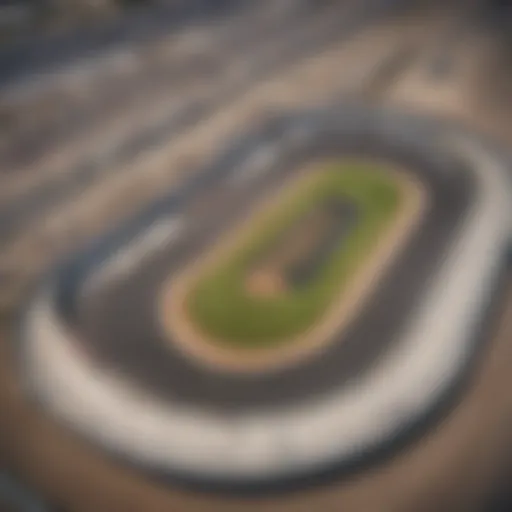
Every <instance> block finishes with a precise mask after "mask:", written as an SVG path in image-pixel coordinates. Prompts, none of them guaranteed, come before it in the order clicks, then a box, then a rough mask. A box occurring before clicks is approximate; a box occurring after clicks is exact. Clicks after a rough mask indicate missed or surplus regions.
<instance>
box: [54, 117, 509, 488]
mask: <svg viewBox="0 0 512 512" xmlns="http://www.w3.org/2000/svg"><path fill="white" fill-rule="evenodd" d="M357 112H358V113H359V115H355V116H354V118H353V119H351V116H352V115H353V114H355V113H357ZM364 112H365V110H364V109H363V111H360V110H359V109H358V108H356V110H355V111H352V110H351V109H350V108H348V109H345V110H342V111H341V113H343V114H344V115H343V116H340V112H338V111H333V110H332V109H329V111H328V113H326V112H323V113H321V115H320V119H319V118H318V116H317V117H315V116H313V117H309V116H308V115H306V116H305V117H304V118H302V123H300V122H299V123H297V124H295V122H296V121H297V118H295V117H292V121H291V123H290V119H289V118H285V120H284V121H283V123H279V122H276V123H274V124H272V125H271V127H270V128H269V130H268V132H266V133H265V135H266V137H263V141H262V137H261V133H257V134H256V136H252V137H248V138H242V141H241V142H240V144H239V145H238V146H236V150H233V151H231V152H228V153H227V154H226V155H224V158H221V159H220V160H219V161H218V162H217V165H216V166H214V167H213V169H210V171H209V172H206V173H203V174H200V175H199V177H198V178H196V179H195V180H193V181H192V182H191V183H189V184H188V186H187V187H185V188H184V189H182V190H181V191H180V192H178V193H174V194H172V195H171V197H164V198H163V199H162V201H161V202H160V203H157V204H156V205H155V206H153V208H151V209H150V211H147V212H145V215H142V216H141V217H136V219H135V220H132V222H130V223H128V225H127V226H125V229H123V228H121V229H120V230H119V231H116V234H112V235H111V236H109V237H106V238H105V240H104V241H103V242H100V243H99V245H98V246H96V247H93V249H92V251H91V252H90V253H86V254H85V255H82V256H81V257H80V258H79V259H78V260H73V263H72V264H71V265H70V266H66V267H65V268H64V270H63V272H62V273H60V275H59V279H60V283H61V285H64V286H63V287H61V294H59V297H58V301H59V302H58V305H59V311H60V313H62V314H64V316H65V317H67V319H68V322H69V326H72V325H74V321H75V320H80V318H81V316H80V313H81V309H80V307H77V308H74V307H73V306H75V305H78V306H79V304H80V302H77V303H75V302H74V301H73V300H72V299H73V298H74V297H75V295H76V293H77V292H78V291H83V290H79V287H78V286H77V285H79V284H80V283H81V282H83V280H84V279H87V278H89V277H92V276H90V275H89V271H90V270H91V268H94V267H95V266H96V265H99V264H101V262H102V260H103V259H104V256H105V254H108V253H109V252H111V251H112V250H113V249H114V248H115V247H118V246H120V245H122V243H123V242H125V241H129V240H130V238H131V237H132V236H133V235H134V233H136V231H137V230H140V229H144V227H145V226H147V224H148V223H151V222H152V221H154V219H155V218H156V217H158V216H160V215H164V214H168V213H169V212H172V213H177V212H180V211H181V209H183V208H184V207H185V206H186V205H187V204H188V201H187V198H190V197H196V196H197V194H199V193H200V192H201V191H202V190H203V189H204V187H206V186H208V185H210V186H213V185H214V184H215V183H217V182H220V183H222V179H219V178H221V177H225V178H226V177H227V178H229V177H230V173H231V172H233V171H237V170H238V169H239V168H238V166H237V163H238V162H239V161H240V158H241V157H243V156H244V155H246V154H247V151H249V153H250V152H251V151H252V150H254V149H255V145H256V147H258V146H260V145H261V144H263V147H267V149H269V147H268V144H269V142H272V143H273V146H272V145H271V148H273V149H274V150H275V149H277V147H278V144H276V143H277V142H278V141H279V135H281V136H282V135H283V133H284V134H286V133H287V130H286V127H287V126H294V127H295V129H294V130H293V131H292V133H293V137H292V138H291V141H292V147H298V148H302V149H301V151H298V152H297V153H295V154H294V157H295V159H299V160H302V159H303V158H304V157H306V156H311V155H312V154H317V155H320V156H321V155H325V154H326V153H327V154H328V153H329V152H330V153H331V154H332V153H333V149H332V148H333V145H335V146H336V147H337V151H339V141H340V138H342V139H344V138H346V139H348V140H347V142H346V144H347V148H346V149H347V150H350V151H352V152H356V151H359V152H364V153H366V154H370V155H371V154H372V150H373V151H374V152H375V153H376V154H377V155H378V156H382V155H383V154H385V155H386V156H392V157H398V160H399V162H401V163H404V164H406V163H407V164H410V165H411V167H412V168H413V169H415V172H416V173H418V176H419V177H420V178H421V180H422V181H423V182H425V180H424V176H422V174H423V173H427V174H428V176H430V182H429V181H427V182H426V185H427V186H428V187H429V188H430V192H431V194H432V196H433V197H432V199H433V200H434V201H433V208H432V210H431V211H430V212H429V213H430V215H427V217H426V219H428V218H430V217H434V218H435V216H436V213H437V214H438V215H439V214H440V213H442V214H443V215H444V216H445V217H446V218H439V217H437V221H438V223H439V221H441V224H443V226H444V225H447V226H448V228H447V230H446V231H445V230H444V229H442V230H441V232H443V231H444V233H445V237H446V239H448V238H450V239H453V236H454V234H455V233H454V230H455V231H456V229H457V224H458V222H459V221H460V220H462V219H463V218H464V216H465V215H464V214H465V213H466V209H467V208H468V206H469V204H470V203H471V199H472V194H473V190H472V189H473V187H472V183H471V180H469V182H468V181H467V180H465V179H464V176H467V175H468V174H469V175H471V174H472V173H471V172H469V173H468V169H467V168H464V167H462V168H460V167H459V164H460V163H461V162H458V161H457V160H455V161H454V160H453V155H451V154H450V153H449V152H448V153H447V154H445V151H446V149H447V148H446V147H445V146H444V147H443V146H439V143H441V142H442V141H444V140H445V139H444V138H442V139H441V138H440V137H443V131H442V130H441V131H440V130H439V127H437V129H436V126H437V125H433V126H432V125H428V123H427V126H430V130H428V129H425V124H424V123H419V124H415V123H414V122H413V121H412V119H410V118H407V117H406V118H405V120H407V121H408V122H405V124H404V119H401V118H400V117H399V116H398V117H397V118H396V122H395V118H394V117H393V116H392V115H389V113H388V114H387V115H383V116H382V117H378V118H376V119H373V115H371V116H370V119H373V120H374V121H375V122H374V123H373V125H372V127H373V129H375V130H376V131H375V132H373V131H372V128H368V125H369V123H368V120H369V119H368V117H366V116H365V115H364ZM368 112H369V111H368ZM383 114H384V112H383ZM347 119H350V121H347ZM340 120H341V126H340ZM331 122H332V123H334V124H333V125H330V124H329V123H331ZM287 123H290V124H287ZM326 124H327V126H329V128H325V125H326ZM297 126H298V129H297ZM318 126H320V127H321V128H320V129H318ZM332 126H334V128H333V127H332ZM421 126H423V127H424V129H423V130H422V129H420V128H421ZM384 127H385V130H382V129H383V128H384ZM288 133H289V132H288ZM312 134H313V135H312ZM350 134H352V135H353V137H352V138H351V137H349V135H350ZM444 135H446V132H444ZM297 136H299V141H297V139H296V137H297ZM361 137H362V139H363V140H364V141H365V142H364V143H362V144H361V142H360V141H361ZM315 139H317V140H316V142H318V141H319V142H320V143H319V145H316V144H315V143H314V142H315ZM425 140H429V141H430V143H428V144H426V143H425ZM414 141H416V143H414ZM288 142H289V141H288ZM379 142H380V144H379ZM283 145H284V146H285V147H286V145H285V144H282V146H283ZM295 145H296V146H295ZM403 145H408V146H409V151H408V152H407V153H406V154H404V152H403V150H402V147H403ZM411 148H413V149H412V150H411ZM260 149H261V148H260ZM334 153H336V152H334ZM284 154H285V155H286V151H285V152H284ZM406 157H407V158H406ZM242 160H243V159H242ZM283 160H284V162H287V163H289V160H287V159H286V158H285V157H284V155H281V160H280V161H279V160H278V161H279V162H280V163H281V164H283ZM292 160H293V159H292ZM427 162H428V166H427ZM418 163H420V166H418V165H417V164H418ZM421 163H423V165H425V166H426V167H424V168H423V167H421V165H422V164H421ZM414 165H416V167H414ZM279 169H281V172H285V171H288V173H290V172H292V170H293V166H289V165H283V166H282V167H280V166H278V165H276V166H275V167H274V168H273V171H274V172H269V173H267V174H266V175H264V177H265V179H264V180H263V179H262V180H261V184H260V185H261V187H262V188H263V189H264V188H265V187H264V185H265V181H266V180H269V179H271V178H272V177H273V179H274V180H275V179H278V180H282V175H281V176H279V174H280V173H279V172H276V171H279ZM427 170H428V172H427ZM237 181H238V183H239V180H237ZM461 184H462V185H463V186H461ZM464 184H466V185H464ZM453 187H455V189H456V190H457V191H462V196H460V195H459V192H456V191H455V190H454V189H453ZM254 191H255V188H254V187H252V188H251V192H253V193H254ZM454 192H455V193H454ZM452 194H453V195H452ZM448 199H449V200H448ZM454 199H455V201H454ZM242 200H243V198H242ZM173 202H174V204H173ZM199 202H200V201H199ZM226 203H227V202H226ZM436 205H437V206H440V207H441V208H439V210H437V209H436ZM178 206H179V207H180V208H178ZM230 213H232V212H231V211H230V210H229V208H227V209H226V210H224V215H226V218H229V217H230V215H228V214H230ZM189 214H190V212H189ZM213 221H214V222H215V219H213ZM450 224H452V230H451V231H450ZM134 225H135V229H134ZM224 225H225V224H224V222H221V223H220V227H222V226H224ZM210 227H211V226H210ZM428 231H429V230H428V229H426V225H425V224H424V225H423V226H422V227H421V229H420V230H419V232H418V235H421V234H422V233H425V232H427V233H428ZM447 231H448V233H447ZM507 233H508V232H507ZM214 234H215V233H213V235H212V236H214ZM431 235H432V233H431ZM433 235H434V236H435V237H434V239H433V238H431V237H427V238H425V242H423V243H426V244H427V246H426V247H425V246H423V247H422V248H423V249H424V250H426V249H429V250H430V251H431V249H432V245H431V244H432V243H433V242H434V243H435V242H438V241H440V240H441V241H442V239H443V236H441V238H440V239H439V238H436V237H439V230H438V229H435V230H434V233H433ZM507 236H508V235H507ZM199 238H200V237H199ZM415 241H416V242H417V243H418V241H421V240H419V239H416V240H415ZM427 242H428V243H427ZM199 245H201V244H199ZM449 248H450V244H449V243H445V246H444V247H443V246H441V247H440V250H439V252H438V254H436V255H433V254H432V251H431V252H430V253H428V255H429V256H431V257H432V258H431V259H432V260H433V261H434V262H435V261H436V260H437V262H438V263H439V262H440V261H441V260H442V257H443V255H444V253H445V252H446V251H447V250H448V249H449ZM410 252H411V251H410V247H409V250H407V251H405V252H404V255H408V254H410ZM423 252H424V251H422V252H421V255H423ZM434 256H437V258H436V257H434ZM416 258H419V255H418V254H416ZM164 259H165V258H164ZM452 260H453V258H452ZM416 262H417V263H422V265H423V266H424V267H425V265H424V263H425V262H424V261H423V260H422V259H421V258H420V259H416ZM144 263H145V264H146V265H148V261H145V262H144ZM150 263H152V264H153V267H154V268H157V269H158V265H155V262H150ZM402 263H403V262H402ZM167 264H168V262H166V265H165V266H166V270H167V269H168V267H167ZM149 266H151V264H150V265H148V267H149ZM404 268H405V269H406V271H407V266H406V265H405V266H404ZM395 270H396V269H395ZM429 270H430V273H432V272H434V273H435V270H436V268H435V266H434V268H428V267H427V268H426V271H427V272H428V271H429ZM392 272H393V270H392ZM410 272H411V273H413V274H416V273H417V268H412V267H411V269H410ZM422 272H424V270H423V269H422ZM142 275H143V274H142ZM406 277H409V276H407V275H406ZM424 277H427V276H424ZM401 282H407V281H406V279H402V281H401ZM388 284H389V283H388ZM413 284H414V283H413ZM385 285H386V282H384V286H385ZM407 285H410V283H407ZM148 289H150V288H148ZM384 289H385V288H384ZM396 289H397V290H399V292H398V294H399V295H400V294H401V293H403V292H401V291H400V289H401V287H400V286H397V287H396ZM422 291H423V290H422ZM392 293H394V292H392ZM381 297H382V296H381ZM121 299H122V300H125V298H124V297H121V298H120V299H119V300H121ZM408 299H409V301H410V302H413V301H411V296H409V297H408ZM385 300H386V302H387V303H390V302H391V301H390V300H389V297H387V296H386V297H385ZM397 300H400V299H397ZM125 304H127V303H126V302H125ZM371 307H372V306H371V303H370V306H369V309H368V312H369V314H371ZM111 313H112V311H111ZM130 313H131V311H130V310H125V311H124V312H123V320H126V318H127V317H131V316H132V315H131V314H130ZM410 313H411V312H410V311H409V314H410ZM477 316H478V317H480V313H478V314H477ZM93 317H94V315H93ZM377 321H379V320H377ZM380 322H381V323H380V324H378V325H379V327H381V329H380V330H381V332H379V334H385V327H386V324H389V325H390V326H391V327H394V328H395V334H399V331H400V325H397V324H395V325H392V324H391V322H388V319H387V318H383V317H380ZM369 323H370V322H368V324H369ZM133 328H134V329H137V326H136V325H134V326H133ZM477 331H478V333H475V335H476V334H478V335H481V334H482V332H481V331H480V329H477ZM367 332H369V331H367ZM139 333H140V331H139ZM373 335H375V333H373ZM139 341H140V339H139ZM464 343H465V344H466V342H464ZM473 343H474V342H473V340H470V346H467V350H473V348H471V347H473ZM85 348H86V350H85V351H84V355H85V354H87V353H88V356H89V357H92V358H94V357H95V356H97V354H96V353H95V347H91V346H90V345H87V344H86V345H85ZM91 348H92V350H91ZM122 350H124V351H127V350H125V347H122ZM129 350H130V347H128V351H129ZM465 350H466V349H465ZM381 354H382V351H381ZM85 357H87V356H85ZM138 359H139V360H140V359H141V357H139V358H138ZM463 359H464V360H465V358H463ZM342 364H343V363H342ZM457 364H458V363H457ZM462 365H463V366H465V363H462ZM115 370H121V369H120V368H119V366H116V367H115ZM337 370H338V371H339V367H338V368H337ZM370 373H371V371H370ZM200 378H203V377H202V376H201V377H200ZM455 380H457V381H458V378H456V379H455ZM244 384H246V383H244ZM250 384H252V383H250ZM335 384H339V381H337V382H335ZM237 385H238V384H237ZM256 388H257V386H255V387H254V389H256ZM315 391H316V390H315ZM450 391H451V390H450ZM272 392H273V394H275V393H276V388H273V389H272ZM306 394H307V390H306ZM447 394H448V395H450V392H449V391H448V392H447ZM255 395H256V393H255ZM170 398H172V400H173V401H176V397H175V396H173V397H170ZM234 398H236V397H233V396H232V397H231V402H230V403H227V404H226V402H224V403H223V404H221V405H220V406H218V405H217V404H212V401H210V403H209V404H206V405H207V407H205V409H207V410H211V409H215V410H217V411H219V412H220V409H223V411H224V412H226V409H229V410H233V409H234V405H235V406H236V405H237V404H236V403H235V400H234ZM284 399H286V400H288V402H289V401H290V400H293V397H291V398H290V397H289V396H288V397H283V402H281V403H284ZM178 400H179V397H178ZM442 401H443V400H442ZM199 403H201V402H199ZM202 403H203V404H204V402H202ZM422 403H423V402H422ZM233 404H234V405H233ZM267 404H268V402H267ZM274 404H276V402H272V403H270V406H271V408H272V406H273V405H274ZM255 405H256V404H255V403H254V402H253V407H254V406H255ZM257 405H260V404H257ZM277 405H279V403H277ZM239 411H240V407H239V408H238V409H237V411H236V412H239ZM228 412H229V411H228ZM428 417H429V418H432V416H431V415H430V414H428ZM422 421H423V418H422ZM413 423H414V421H413ZM401 436H402V433H400V434H399V437H401ZM391 444H393V443H391ZM121 458H122V456H121ZM134 464H135V465H138V464H137V463H136V462H134ZM146 469H151V468H146ZM172 478H174V475H172ZM176 479H177V480H178V481H179V478H178V477H177V478H176ZM203 484H204V482H203Z"/></svg>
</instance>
